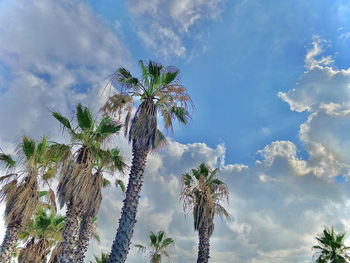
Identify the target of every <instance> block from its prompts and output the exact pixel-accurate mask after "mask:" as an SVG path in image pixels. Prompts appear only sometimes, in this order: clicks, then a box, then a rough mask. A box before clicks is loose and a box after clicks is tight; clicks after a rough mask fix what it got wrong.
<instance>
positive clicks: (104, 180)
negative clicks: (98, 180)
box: [102, 178, 111, 188]
mask: <svg viewBox="0 0 350 263" xmlns="http://www.w3.org/2000/svg"><path fill="white" fill-rule="evenodd" d="M110 185H111V181H109V180H108V179H106V178H103V183H102V186H103V188H105V187H108V186H110Z"/></svg>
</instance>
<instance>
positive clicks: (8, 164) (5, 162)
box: [0, 153, 16, 169]
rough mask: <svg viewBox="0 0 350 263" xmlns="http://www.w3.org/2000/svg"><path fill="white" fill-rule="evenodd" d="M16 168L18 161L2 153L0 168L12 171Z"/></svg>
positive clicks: (0, 154)
mask: <svg viewBox="0 0 350 263" xmlns="http://www.w3.org/2000/svg"><path fill="white" fill-rule="evenodd" d="M15 166H16V161H15V160H13V159H12V157H11V155H9V154H4V153H0V167H3V168H5V169H11V168H14V167H15Z"/></svg>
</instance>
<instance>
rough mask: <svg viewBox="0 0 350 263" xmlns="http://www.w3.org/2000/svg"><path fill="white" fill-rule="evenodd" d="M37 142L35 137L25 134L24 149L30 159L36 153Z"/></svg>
mask: <svg viewBox="0 0 350 263" xmlns="http://www.w3.org/2000/svg"><path fill="white" fill-rule="evenodd" d="M35 146H36V143H35V141H34V140H33V139H31V138H29V137H27V136H23V140H22V151H23V153H24V155H25V156H26V158H27V160H29V159H30V158H31V157H32V156H33V155H34V153H35Z"/></svg>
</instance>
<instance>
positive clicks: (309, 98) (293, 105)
mask: <svg viewBox="0 0 350 263" xmlns="http://www.w3.org/2000/svg"><path fill="white" fill-rule="evenodd" d="M326 43H327V41H325V40H323V39H321V38H320V37H314V38H313V48H312V49H310V50H308V52H307V54H306V59H305V63H306V68H307V69H308V70H307V71H306V72H304V74H303V75H302V76H301V77H300V78H299V80H298V82H297V83H296V85H295V87H294V88H293V89H291V90H289V91H288V92H286V93H285V92H279V93H278V95H279V97H281V98H282V99H283V100H284V101H286V102H287V103H288V104H289V106H290V109H291V110H294V111H297V112H301V111H307V112H309V116H308V120H307V121H306V122H305V123H304V124H302V125H301V126H300V134H299V138H300V139H301V141H302V142H303V144H304V148H305V149H306V150H307V152H308V154H309V161H308V167H307V169H308V171H309V172H312V173H313V174H315V175H317V176H321V177H326V178H332V177H335V176H337V175H340V174H342V175H345V176H349V175H350V170H349V167H350V158H349V154H350V151H349V146H350V141H349V140H348V135H347V131H348V130H349V128H350V118H349V112H350V69H336V68H334V67H332V66H330V63H331V62H333V59H332V57H330V56H327V57H323V56H322V57H321V58H320V59H317V57H320V56H321V55H322V53H323V52H324V45H325V44H326Z"/></svg>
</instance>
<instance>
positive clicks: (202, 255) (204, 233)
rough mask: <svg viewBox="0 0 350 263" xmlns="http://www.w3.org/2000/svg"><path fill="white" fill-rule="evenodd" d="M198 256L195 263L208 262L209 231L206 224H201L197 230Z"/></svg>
mask: <svg viewBox="0 0 350 263" xmlns="http://www.w3.org/2000/svg"><path fill="white" fill-rule="evenodd" d="M198 235H199V244H198V258H197V263H208V261H209V245H210V244H209V231H208V227H207V226H206V224H203V226H201V228H200V229H199V231H198Z"/></svg>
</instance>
